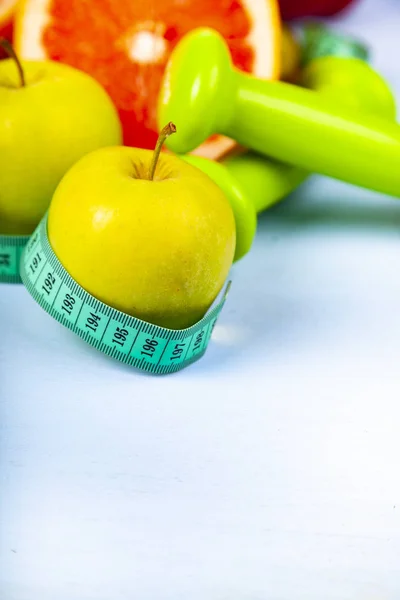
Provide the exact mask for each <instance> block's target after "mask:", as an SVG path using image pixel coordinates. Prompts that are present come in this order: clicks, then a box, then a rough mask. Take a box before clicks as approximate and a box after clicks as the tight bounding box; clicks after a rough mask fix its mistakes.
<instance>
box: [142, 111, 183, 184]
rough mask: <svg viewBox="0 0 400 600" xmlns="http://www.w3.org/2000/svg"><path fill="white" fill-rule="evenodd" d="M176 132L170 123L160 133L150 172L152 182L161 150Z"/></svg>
mask: <svg viewBox="0 0 400 600" xmlns="http://www.w3.org/2000/svg"><path fill="white" fill-rule="evenodd" d="M175 132H176V127H175V125H174V124H173V123H171V122H169V123H168V125H166V126H165V127H163V128H162V129H161V131H160V135H159V136H158V140H157V144H156V147H155V149H154V154H153V160H152V161H151V165H150V170H149V179H150V181H152V180H153V179H154V173H155V172H156V168H157V163H158V158H159V156H160V152H161V148H162V147H163V144H164V142H165V140H166V139H167V137H169V136H170V135H171V134H173V133H175Z"/></svg>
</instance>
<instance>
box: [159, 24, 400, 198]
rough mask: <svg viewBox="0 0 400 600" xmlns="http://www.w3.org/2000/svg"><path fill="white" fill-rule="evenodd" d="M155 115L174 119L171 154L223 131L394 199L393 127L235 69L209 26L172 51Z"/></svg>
mask: <svg viewBox="0 0 400 600" xmlns="http://www.w3.org/2000/svg"><path fill="white" fill-rule="evenodd" d="M158 118H159V122H160V123H166V122H168V121H173V122H174V123H175V124H176V127H177V131H178V133H177V134H176V135H175V136H173V137H171V138H170V141H169V144H168V145H169V148H170V149H171V150H173V151H174V152H177V153H186V152H190V151H191V150H193V149H194V148H196V147H197V146H198V145H199V144H201V143H202V142H203V141H204V140H205V139H206V138H208V137H209V136H210V135H211V134H213V133H222V134H225V135H227V136H229V137H231V138H233V139H235V140H237V141H238V142H239V143H240V144H241V145H243V146H245V147H248V148H251V149H253V150H256V151H257V152H259V153H261V154H264V155H267V156H271V157H273V158H276V159H278V160H281V161H284V162H287V163H290V164H294V165H298V166H300V167H302V168H303V169H306V170H308V171H310V172H317V173H321V174H324V175H328V176H331V177H335V178H338V179H341V180H343V181H347V182H349V183H353V184H356V185H360V186H362V187H366V188H370V189H373V190H376V191H379V192H383V193H387V194H390V195H394V196H400V169H399V164H400V127H399V126H398V125H397V124H395V123H393V122H390V121H389V120H388V119H387V118H386V119H384V118H382V117H379V116H377V115H376V114H371V113H370V112H369V111H367V110H363V111H360V110H359V107H358V106H357V107H356V106H349V105H346V104H345V102H341V101H338V100H337V98H336V97H331V96H330V95H329V94H325V93H320V91H318V92H316V91H314V90H309V89H304V88H301V87H298V86H295V85H291V84H287V83H283V82H273V81H262V80H258V79H256V78H255V77H253V76H251V75H248V74H245V73H242V72H239V71H238V70H237V69H235V68H234V67H233V66H232V63H231V59H230V55H229V50H228V48H227V46H226V43H225V41H224V40H223V38H222V37H221V36H220V35H219V34H218V33H217V32H215V31H213V30H210V29H199V30H195V31H192V32H191V33H189V34H188V35H187V36H185V38H183V40H182V41H181V42H180V43H179V44H178V45H177V47H176V48H175V50H174V52H173V53H172V55H171V59H170V61H169V64H168V67H167V70H166V73H165V77H164V80H163V84H162V88H161V93H160V99H159V110H158Z"/></svg>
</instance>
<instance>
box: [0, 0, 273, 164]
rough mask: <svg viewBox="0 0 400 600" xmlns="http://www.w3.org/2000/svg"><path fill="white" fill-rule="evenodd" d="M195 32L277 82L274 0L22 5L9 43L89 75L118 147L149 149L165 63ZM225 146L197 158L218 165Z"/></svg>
mask: <svg viewBox="0 0 400 600" xmlns="http://www.w3.org/2000/svg"><path fill="white" fill-rule="evenodd" d="M3 1H4V0H3ZM0 2H1V0H0ZM199 26H208V27H213V28H214V29H216V30H218V31H219V32H220V33H221V34H222V35H223V36H224V37H225V39H226V40H227V43H228V45H229V48H230V50H231V54H232V59H233V61H234V63H235V65H236V66H237V67H238V68H240V69H243V70H245V71H248V72H252V73H254V74H255V75H257V76H258V77H262V78H266V79H274V78H277V77H278V76H279V59H280V22H279V10H278V6H277V0H86V1H85V2H83V1H82V0H22V2H21V5H20V8H19V10H18V14H17V18H16V26H15V36H14V44H15V46H16V50H17V52H18V53H19V55H20V56H21V57H22V58H27V59H43V58H51V59H53V60H58V61H61V62H65V63H67V64H69V65H72V66H73V67H76V68H78V69H81V70H83V71H86V72H87V73H89V74H91V75H92V76H93V77H95V78H96V79H97V80H98V81H99V82H100V83H101V84H102V85H103V86H104V88H105V89H106V90H107V92H108V93H109V95H110V96H111V98H112V99H113V101H114V103H115V105H116V107H117V109H118V111H119V115H120V118H121V122H122V125H123V131H124V142H125V144H127V145H131V146H138V147H142V148H154V146H155V142H156V139H157V133H156V131H157V126H156V105H157V96H158V91H159V86H160V81H161V77H162V74H163V71H164V68H165V65H166V62H167V60H168V57H169V55H170V53H171V51H172V50H173V48H174V47H175V45H176V44H177V43H178V41H179V40H180V39H181V38H182V37H183V36H184V35H185V34H186V33H187V32H188V31H190V30H191V29H194V28H196V27H199ZM188 118H190V115H188ZM232 146H233V142H232V141H231V140H227V139H226V138H222V137H221V136H214V137H213V138H212V139H210V140H208V141H207V142H206V143H205V144H204V145H203V146H202V147H201V148H200V149H198V150H197V151H196V153H200V154H202V155H204V156H208V157H210V158H217V157H219V156H221V155H222V154H224V153H225V152H226V151H228V150H230V149H231V148H232Z"/></svg>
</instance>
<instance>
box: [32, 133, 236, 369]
mask: <svg viewBox="0 0 400 600" xmlns="http://www.w3.org/2000/svg"><path fill="white" fill-rule="evenodd" d="M174 132H175V127H174V126H173V124H172V123H169V124H168V125H167V126H166V127H164V128H163V130H162V132H161V134H160V137H159V141H158V143H157V147H156V149H155V152H154V154H153V155H152V153H151V152H150V151H149V150H143V149H138V148H128V147H122V146H120V147H112V148H104V149H101V150H97V151H95V152H92V153H91V154H88V155H86V156H85V157H83V158H82V159H81V160H80V161H78V162H77V163H76V164H75V165H74V166H73V167H72V168H71V169H70V170H69V171H68V173H67V174H66V175H65V176H64V178H63V179H62V181H61V183H60V184H59V186H58V187H57V190H56V192H55V194H54V196H53V199H52V201H51V205H50V209H49V213H48V217H47V216H46V217H45V218H44V219H43V221H42V222H41V224H40V226H39V228H38V229H37V231H36V232H35V233H34V235H33V237H32V239H31V240H30V241H29V242H28V245H27V246H26V248H25V251H24V253H23V256H22V260H21V277H22V280H23V282H24V284H25V286H26V288H27V289H28V291H29V292H30V293H31V295H32V296H33V297H34V299H35V300H36V301H37V302H38V303H39V304H40V305H41V306H42V307H43V308H44V309H45V310H46V311H47V312H48V313H49V314H50V315H52V316H53V317H54V318H56V319H57V320H58V321H59V322H60V323H62V324H63V325H65V326H66V327H68V328H69V329H71V330H72V331H74V332H75V333H76V334H77V335H79V336H80V337H81V338H83V339H84V340H85V341H87V342H88V343H89V344H91V345H92V346H94V347H96V348H98V349H100V350H101V351H103V352H105V353H106V354H110V355H111V356H113V357H114V358H116V359H118V360H120V361H121V362H125V363H127V364H130V365H132V366H135V367H137V368H139V369H142V370H144V371H149V372H151V373H158V374H163V373H171V372H174V371H178V370H179V369H182V368H183V367H185V366H186V365H188V364H189V363H191V362H193V361H194V360H197V359H198V358H200V356H202V354H204V352H205V350H206V347H207V344H208V341H209V339H210V336H211V333H212V330H213V327H214V324H215V322H216V319H217V317H218V315H219V313H220V311H221V309H222V306H223V304H224V301H225V297H226V292H227V289H225V291H223V293H222V297H221V298H219V299H217V298H218V295H219V294H220V292H221V290H222V289H223V288H224V285H225V282H226V279H227V276H228V273H229V270H230V267H231V264H232V261H233V257H234V252H235V241H236V230H235V220H234V216H233V212H232V209H231V207H230V204H229V202H228V200H227V198H226V196H225V195H224V193H223V192H222V191H221V189H220V188H219V187H218V186H217V185H216V184H215V183H214V182H213V181H212V180H211V179H210V178H209V177H207V175H205V174H204V173H202V172H201V171H200V170H199V169H197V168H195V167H193V166H192V165H190V164H188V163H186V162H184V161H183V160H181V159H180V158H179V157H177V156H174V155H172V154H166V153H164V154H162V155H161V156H160V150H161V146H162V144H163V142H164V140H165V138H166V137H167V136H169V135H171V134H172V133H174ZM214 302H216V305H215V306H214V307H213V308H211V310H210V307H211V305H212V304H213V303H214Z"/></svg>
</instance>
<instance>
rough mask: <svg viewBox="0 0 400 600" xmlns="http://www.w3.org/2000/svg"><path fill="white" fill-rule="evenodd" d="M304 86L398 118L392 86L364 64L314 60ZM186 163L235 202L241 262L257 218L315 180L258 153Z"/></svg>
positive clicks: (192, 159)
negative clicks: (307, 182) (203, 174)
mask: <svg viewBox="0 0 400 600" xmlns="http://www.w3.org/2000/svg"><path fill="white" fill-rule="evenodd" d="M300 83H301V85H304V86H306V87H308V88H310V89H313V90H316V91H318V92H319V93H321V94H324V95H325V94H326V95H328V96H329V97H331V98H335V99H336V100H337V102H342V103H345V104H346V105H348V106H352V107H354V108H356V109H359V110H362V111H365V112H369V113H374V114H376V115H380V116H382V117H383V118H385V119H387V120H388V121H394V119H395V113H396V107H395V101H394V98H393V95H392V93H391V91H390V89H389V87H388V85H387V84H386V82H385V81H384V80H383V79H382V77H381V76H380V75H378V73H376V71H374V70H373V69H372V68H371V67H370V66H369V65H368V64H367V63H365V62H363V61H362V60H360V59H356V58H337V57H332V56H327V57H322V58H317V59H314V60H313V61H311V62H310V63H309V64H308V65H307V66H306V67H305V69H304V70H303V72H302V75H301V80H300ZM184 158H185V160H187V161H188V162H190V163H191V164H193V165H194V166H196V167H198V168H199V169H201V170H202V171H204V172H206V173H207V174H208V175H209V176H210V177H211V179H213V180H214V181H215V182H216V183H217V184H218V185H219V186H220V187H221V188H222V189H223V191H224V192H225V194H226V195H227V197H228V198H229V200H230V203H231V205H232V208H233V211H234V213H235V220H236V229H237V246H236V254H235V260H238V259H239V258H241V257H242V256H244V255H245V254H246V253H247V252H248V251H249V249H250V247H251V244H252V242H253V238H254V235H255V230H256V223H257V213H260V212H261V211H263V210H265V209H267V208H269V207H270V206H271V205H273V204H275V203H276V202H278V201H279V200H281V199H282V198H284V197H285V196H287V195H288V194H289V193H290V192H292V191H293V190H294V189H295V188H296V187H297V186H298V185H300V184H301V183H302V182H303V181H304V180H305V179H306V178H307V176H308V175H309V173H308V172H307V171H305V170H304V169H301V168H299V167H296V166H293V165H289V164H286V163H282V162H279V161H277V160H274V159H270V158H267V157H265V156H262V155H261V154H256V153H255V152H245V153H242V154H240V155H236V156H231V157H228V158H225V159H224V160H222V161H221V162H220V163H216V162H214V161H211V160H208V159H205V158H201V157H198V156H192V155H185V156H184Z"/></svg>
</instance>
